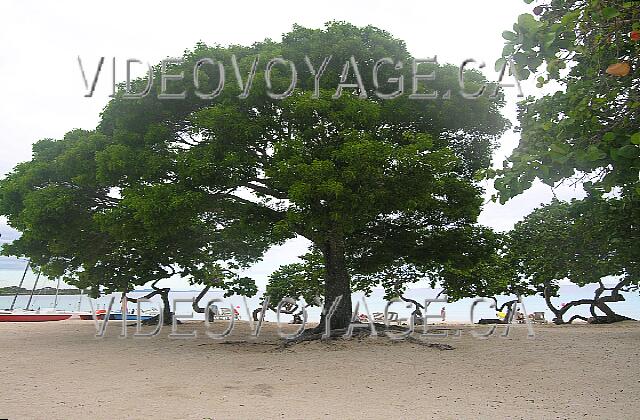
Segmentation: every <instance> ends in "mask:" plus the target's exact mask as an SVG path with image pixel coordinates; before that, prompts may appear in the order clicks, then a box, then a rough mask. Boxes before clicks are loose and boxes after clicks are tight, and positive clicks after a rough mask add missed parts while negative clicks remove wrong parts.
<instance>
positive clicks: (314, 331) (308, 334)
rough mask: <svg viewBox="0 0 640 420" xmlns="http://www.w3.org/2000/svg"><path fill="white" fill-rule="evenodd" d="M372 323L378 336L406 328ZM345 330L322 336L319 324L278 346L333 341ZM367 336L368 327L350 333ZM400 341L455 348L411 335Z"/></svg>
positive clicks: (448, 348)
mask: <svg viewBox="0 0 640 420" xmlns="http://www.w3.org/2000/svg"><path fill="white" fill-rule="evenodd" d="M374 325H375V327H376V332H377V334H378V336H380V337H388V334H387V331H396V332H404V331H406V329H404V328H402V327H400V326H396V325H392V326H389V327H387V326H386V325H384V324H374ZM346 332H347V329H346V328H341V329H332V330H331V335H330V336H329V337H328V338H324V337H323V335H324V329H323V328H321V326H318V327H316V328H310V329H307V330H304V332H303V333H302V335H300V336H299V337H297V338H294V339H292V340H284V341H282V343H281V344H280V348H281V349H285V348H289V347H291V346H294V345H296V344H299V343H302V342H306V341H335V340H339V339H343V338H344V335H345V334H346ZM369 336H371V330H370V329H369V328H361V329H356V330H354V331H353V334H352V335H351V338H353V339H356V340H362V339H364V338H366V337H369ZM402 341H406V342H409V343H412V344H418V345H420V346H425V347H431V348H436V349H438V350H454V349H455V347H453V346H451V345H449V344H441V343H429V342H427V341H424V340H420V339H417V338H415V337H412V336H408V337H407V338H405V339H404V340H398V342H402Z"/></svg>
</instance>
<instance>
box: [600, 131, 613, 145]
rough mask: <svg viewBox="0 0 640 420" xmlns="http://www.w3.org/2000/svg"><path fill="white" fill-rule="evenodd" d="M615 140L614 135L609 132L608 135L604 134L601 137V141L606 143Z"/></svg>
mask: <svg viewBox="0 0 640 420" xmlns="http://www.w3.org/2000/svg"><path fill="white" fill-rule="evenodd" d="M615 139H616V134H615V133H612V132H611V131H609V132H608V133H605V135H604V136H602V141H605V142H607V143H608V142H611V141H614V140H615Z"/></svg>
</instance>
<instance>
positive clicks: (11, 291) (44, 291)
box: [0, 286, 80, 296]
mask: <svg viewBox="0 0 640 420" xmlns="http://www.w3.org/2000/svg"><path fill="white" fill-rule="evenodd" d="M16 292H17V293H18V295H30V294H31V290H30V289H25V288H24V287H17V286H11V287H0V296H13V295H15V294H16ZM33 294H34V295H45V296H46V295H55V294H56V288H55V287H43V288H41V289H36V290H35V291H34V292H33ZM79 294H80V289H60V290H58V295H79Z"/></svg>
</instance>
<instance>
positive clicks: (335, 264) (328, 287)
mask: <svg viewBox="0 0 640 420" xmlns="http://www.w3.org/2000/svg"><path fill="white" fill-rule="evenodd" d="M321 249H322V254H323V256H324V261H325V281H324V311H323V315H322V316H321V318H320V327H321V328H324V326H325V317H326V314H328V311H329V308H330V307H331V305H332V304H333V302H334V301H335V300H336V298H338V297H339V296H342V299H341V300H340V303H339V304H338V306H337V307H336V309H335V312H334V313H333V316H332V317H331V323H330V326H331V329H340V328H347V327H348V326H349V324H350V323H351V315H352V312H351V279H350V277H349V272H348V270H347V263H346V258H345V248H344V239H343V238H342V237H341V235H339V234H336V233H332V234H330V235H329V236H328V237H327V238H326V240H325V242H324V244H323V246H322V247H321Z"/></svg>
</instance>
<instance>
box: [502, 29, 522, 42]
mask: <svg viewBox="0 0 640 420" xmlns="http://www.w3.org/2000/svg"><path fill="white" fill-rule="evenodd" d="M502 37H503V38H504V39H506V40H507V41H515V40H516V39H518V35H516V34H515V33H514V32H511V31H503V32H502Z"/></svg>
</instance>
